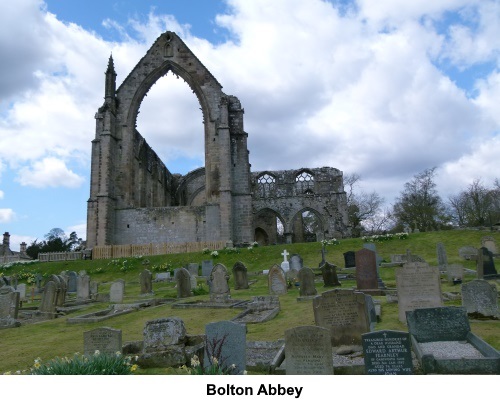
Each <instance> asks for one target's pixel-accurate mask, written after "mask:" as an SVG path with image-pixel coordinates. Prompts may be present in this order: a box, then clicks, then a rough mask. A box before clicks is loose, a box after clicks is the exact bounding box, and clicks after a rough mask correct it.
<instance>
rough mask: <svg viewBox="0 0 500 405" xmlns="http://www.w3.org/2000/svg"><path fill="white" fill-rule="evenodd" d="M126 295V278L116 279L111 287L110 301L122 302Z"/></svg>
mask: <svg viewBox="0 0 500 405" xmlns="http://www.w3.org/2000/svg"><path fill="white" fill-rule="evenodd" d="M124 295H125V280H121V279H120V280H116V281H115V282H113V283H111V287H110V288H109V302H112V303H115V304H121V303H122V302H123V296H124Z"/></svg>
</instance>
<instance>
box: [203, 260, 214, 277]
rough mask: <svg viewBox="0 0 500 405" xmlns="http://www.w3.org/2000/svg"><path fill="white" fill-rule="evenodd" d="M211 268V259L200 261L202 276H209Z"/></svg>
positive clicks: (212, 265) (212, 263)
mask: <svg viewBox="0 0 500 405" xmlns="http://www.w3.org/2000/svg"><path fill="white" fill-rule="evenodd" d="M213 268H214V262H213V261H212V260H203V261H202V262H201V275H202V276H203V277H210V273H211V272H212V269H213Z"/></svg>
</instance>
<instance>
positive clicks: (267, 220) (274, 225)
mask: <svg viewBox="0 0 500 405" xmlns="http://www.w3.org/2000/svg"><path fill="white" fill-rule="evenodd" d="M254 235H255V238H256V239H255V241H257V242H259V240H257V237H259V238H261V239H262V240H263V241H264V242H265V245H277V244H282V243H285V236H284V235H285V224H284V222H283V220H282V218H280V216H279V215H278V214H277V213H276V212H275V211H273V210H272V209H267V208H266V209H263V210H261V211H259V212H258V213H257V214H256V215H255V218H254ZM260 244H261V243H260V242H259V245H260Z"/></svg>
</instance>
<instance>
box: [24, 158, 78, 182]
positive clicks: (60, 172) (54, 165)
mask: <svg viewBox="0 0 500 405" xmlns="http://www.w3.org/2000/svg"><path fill="white" fill-rule="evenodd" d="M18 181H19V183H20V184H21V185H23V186H31V187H35V188H46V187H68V188H76V187H79V186H80V185H82V184H83V182H84V181H85V179H84V178H83V177H81V176H79V175H77V174H75V173H74V172H72V171H71V170H70V169H68V168H67V167H66V164H65V163H64V162H63V161H62V160H60V159H57V158H52V157H47V158H44V159H42V160H41V161H37V162H35V163H34V164H33V165H32V166H31V167H29V168H28V167H23V168H21V169H20V170H19V178H18Z"/></svg>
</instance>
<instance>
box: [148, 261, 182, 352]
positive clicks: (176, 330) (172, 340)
mask: <svg viewBox="0 0 500 405" xmlns="http://www.w3.org/2000/svg"><path fill="white" fill-rule="evenodd" d="M184 270H186V269H184ZM186 273H188V277H189V272H188V271H187V270H186ZM143 335H144V345H143V351H144V353H149V352H159V351H163V350H165V349H166V348H167V347H168V346H172V345H178V344H181V343H184V342H185V339H186V327H185V326H184V322H183V321H182V319H180V318H178V317H171V318H161V319H155V320H152V321H147V322H146V325H145V326H144V331H143Z"/></svg>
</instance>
